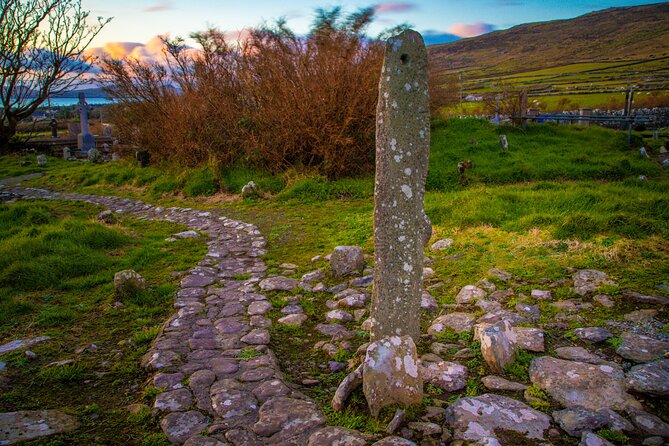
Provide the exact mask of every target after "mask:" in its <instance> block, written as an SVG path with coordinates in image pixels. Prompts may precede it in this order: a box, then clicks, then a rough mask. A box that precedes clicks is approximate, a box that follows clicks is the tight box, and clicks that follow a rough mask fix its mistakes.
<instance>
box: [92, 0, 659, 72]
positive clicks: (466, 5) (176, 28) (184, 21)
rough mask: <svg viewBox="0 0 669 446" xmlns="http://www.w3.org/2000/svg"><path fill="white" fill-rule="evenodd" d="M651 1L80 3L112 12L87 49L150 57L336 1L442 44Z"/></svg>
mask: <svg viewBox="0 0 669 446" xmlns="http://www.w3.org/2000/svg"><path fill="white" fill-rule="evenodd" d="M650 3H657V1H629V0H608V1H607V0H559V1H556V0H413V1H397V2H373V1H371V2H370V1H364V0H341V1H338V2H337V1H334V2H333V1H332V0H289V1H278V0H255V1H249V0H234V1H231V0H82V5H83V7H84V8H85V9H87V10H89V11H90V12H91V16H93V17H95V16H103V17H113V20H112V21H111V22H110V23H109V24H108V25H107V26H106V27H105V28H104V29H103V30H102V32H101V33H100V34H99V35H98V36H97V37H96V39H95V40H94V41H93V42H92V44H91V47H92V48H93V50H92V52H93V53H94V54H97V55H111V56H113V57H124V56H134V57H137V58H144V59H150V58H153V57H154V56H156V55H157V54H159V52H160V45H159V41H158V40H157V38H156V36H158V35H165V34H168V35H170V36H172V37H175V36H181V37H187V36H188V34H190V33H192V32H194V31H201V30H204V29H206V28H207V27H212V26H214V27H218V28H220V29H222V30H224V31H228V32H230V35H231V36H233V37H234V36H237V35H239V34H240V33H241V34H242V35H243V31H244V29H245V28H249V27H253V26H256V25H258V24H261V23H263V22H270V23H271V22H273V21H274V20H276V19H277V18H280V17H284V18H285V19H286V20H287V23H288V25H289V26H290V28H291V29H292V30H293V31H295V32H297V33H298V34H299V33H306V31H307V30H308V29H309V24H310V23H311V22H312V21H313V18H314V10H315V9H317V8H324V9H330V8H332V7H335V6H341V7H342V8H343V10H344V11H345V12H353V11H355V10H357V9H359V8H363V7H367V6H374V7H375V9H376V20H375V22H374V23H373V25H372V26H371V27H370V28H369V34H370V35H377V34H378V33H379V32H381V31H382V30H383V29H386V28H390V27H392V26H394V25H398V24H401V23H409V24H411V25H412V26H413V28H414V29H416V30H418V31H420V32H421V33H423V35H424V37H425V40H426V43H427V44H433V43H443V42H448V41H453V40H456V39H459V38H465V37H473V36H477V35H480V34H483V33H486V32H490V31H494V30H499V29H506V28H510V27H512V26H515V25H520V24H522V23H528V22H538V21H547V20H555V19H567V18H572V17H577V16H579V15H583V14H586V13H588V12H592V11H597V10H600V9H605V8H610V7H619V6H635V5H642V4H650Z"/></svg>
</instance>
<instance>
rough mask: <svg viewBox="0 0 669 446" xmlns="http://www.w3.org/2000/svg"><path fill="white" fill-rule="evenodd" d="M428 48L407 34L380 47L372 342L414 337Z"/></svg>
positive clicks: (425, 228)
mask: <svg viewBox="0 0 669 446" xmlns="http://www.w3.org/2000/svg"><path fill="white" fill-rule="evenodd" d="M427 78H428V77H427V51H426V49H425V44H424V43H423V38H422V36H421V35H420V34H419V33H417V32H415V31H412V30H408V31H405V32H403V33H402V34H400V35H398V36H396V37H394V38H391V39H389V40H388V43H387V44H386V50H385V58H384V62H383V68H382V72H381V80H380V82H379V101H378V104H377V115H376V119H377V125H376V185H375V190H374V251H375V254H374V255H375V261H376V267H375V269H374V292H373V298H372V309H371V317H372V318H373V323H372V329H371V340H372V341H377V340H379V339H382V338H384V337H386V336H406V335H409V336H411V337H412V338H413V340H414V341H418V339H419V336H420V299H421V294H422V285H423V280H422V274H423V250H424V248H425V245H426V244H427V242H428V240H429V239H430V236H431V234H432V227H431V225H430V221H429V219H428V218H427V216H426V215H425V211H424V207H423V196H424V193H425V178H426V176H427V168H428V158H429V154H430V112H429V107H428V104H429V97H428V83H427Z"/></svg>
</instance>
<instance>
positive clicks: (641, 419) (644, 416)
mask: <svg viewBox="0 0 669 446" xmlns="http://www.w3.org/2000/svg"><path fill="white" fill-rule="evenodd" d="M627 414H628V415H629V416H630V419H631V420H632V423H634V425H635V426H636V427H637V428H639V429H640V430H641V431H642V432H644V433H645V434H647V435H659V436H661V437H665V438H667V437H669V424H667V423H665V422H664V421H662V420H661V419H660V418H659V417H657V416H655V415H653V414H650V413H648V412H644V411H643V410H641V409H629V410H628V411H627Z"/></svg>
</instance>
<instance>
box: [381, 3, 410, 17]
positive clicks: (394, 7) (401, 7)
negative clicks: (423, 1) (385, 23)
mask: <svg viewBox="0 0 669 446" xmlns="http://www.w3.org/2000/svg"><path fill="white" fill-rule="evenodd" d="M413 9H416V5H415V4H413V3H395V2H386V3H379V4H378V5H376V6H375V7H374V12H375V13H377V14H388V13H391V14H392V13H396V12H407V11H411V10H413Z"/></svg>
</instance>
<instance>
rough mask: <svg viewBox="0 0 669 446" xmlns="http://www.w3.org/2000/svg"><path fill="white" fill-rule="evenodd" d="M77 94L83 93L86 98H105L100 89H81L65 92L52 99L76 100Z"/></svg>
mask: <svg viewBox="0 0 669 446" xmlns="http://www.w3.org/2000/svg"><path fill="white" fill-rule="evenodd" d="M79 93H85V94H86V97H87V98H106V97H107V93H105V92H104V90H103V89H102V88H82V89H80V90H74V91H66V92H65V93H61V94H59V95H56V96H53V97H54V98H77V97H79Z"/></svg>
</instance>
